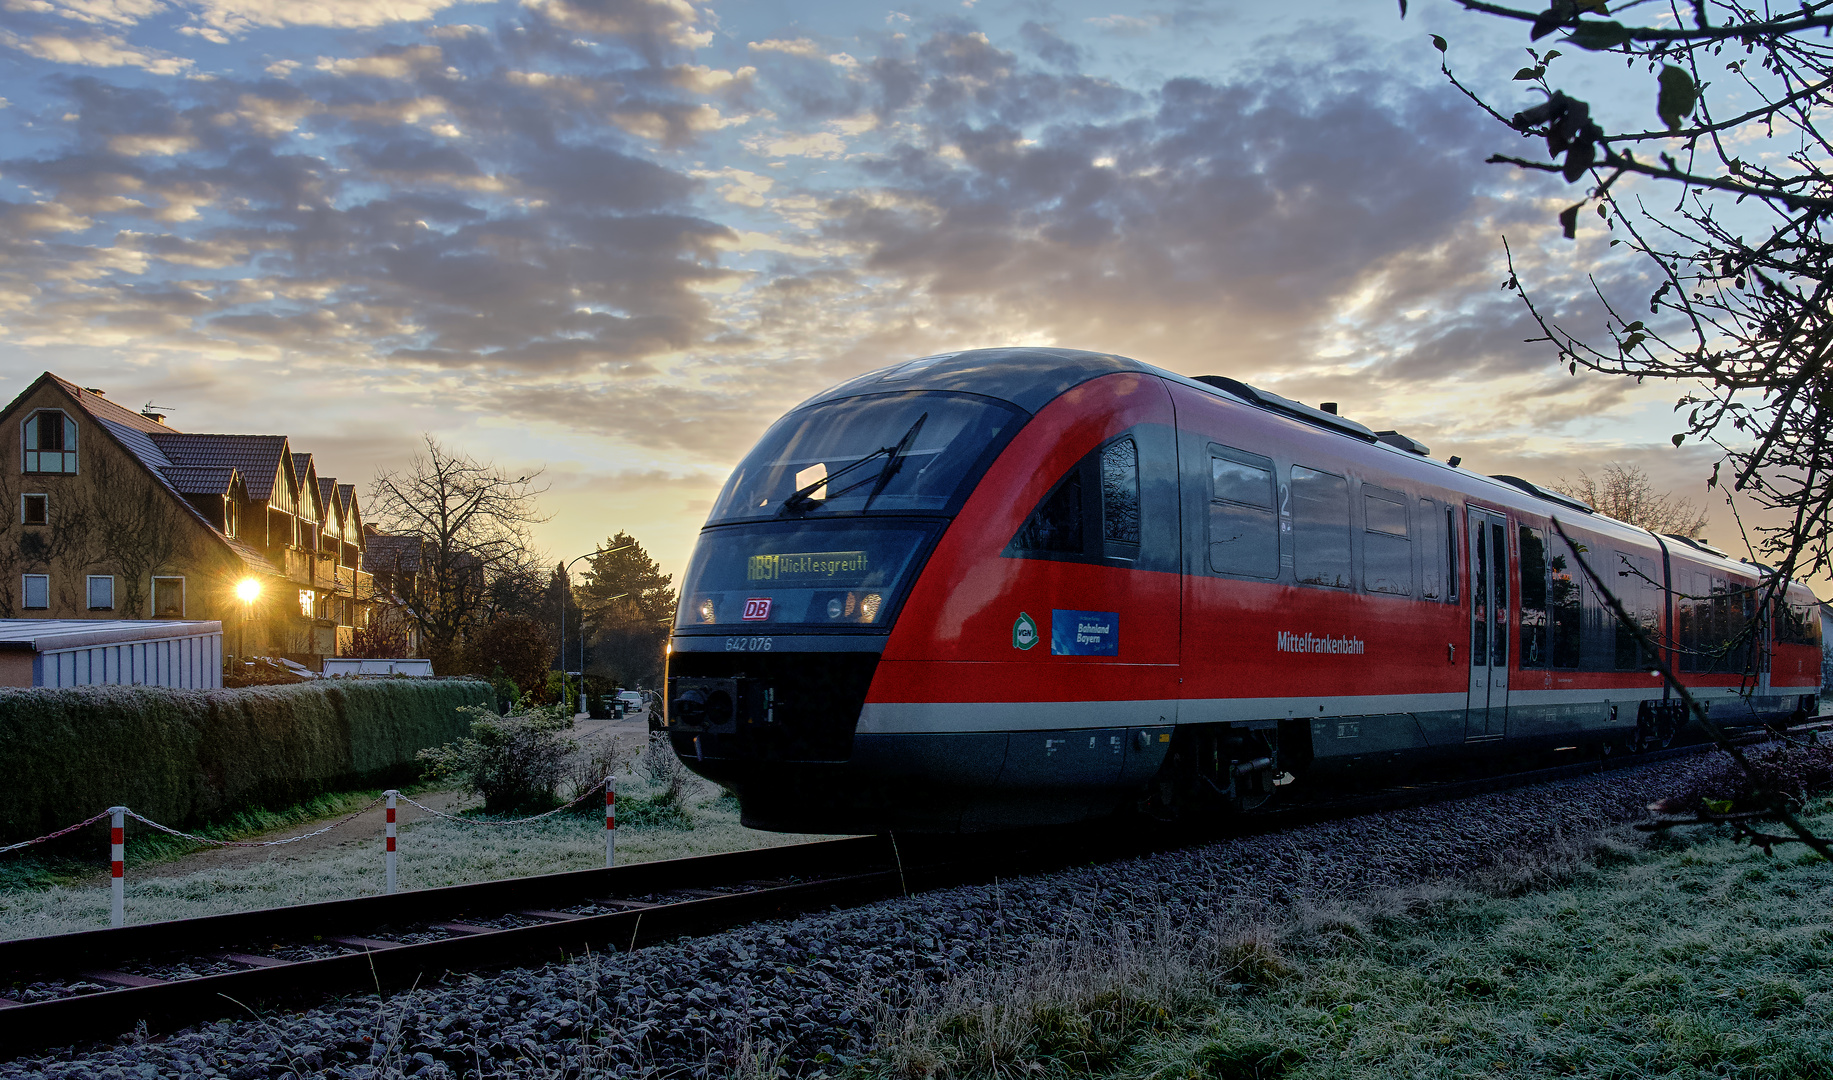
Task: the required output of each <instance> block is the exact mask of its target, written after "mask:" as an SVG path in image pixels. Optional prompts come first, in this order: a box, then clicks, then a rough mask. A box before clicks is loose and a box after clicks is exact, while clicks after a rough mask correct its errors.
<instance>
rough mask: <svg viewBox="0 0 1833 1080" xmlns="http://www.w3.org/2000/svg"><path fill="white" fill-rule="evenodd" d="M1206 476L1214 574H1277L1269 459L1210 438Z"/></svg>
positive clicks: (1277, 556)
mask: <svg viewBox="0 0 1833 1080" xmlns="http://www.w3.org/2000/svg"><path fill="white" fill-rule="evenodd" d="M1209 476H1210V490H1209V568H1210V569H1211V570H1213V571H1215V572H1216V573H1218V574H1242V575H1245V576H1248V577H1260V578H1272V577H1278V576H1279V528H1278V525H1277V523H1276V522H1275V521H1274V517H1273V511H1274V492H1273V462H1272V460H1271V459H1269V458H1264V457H1261V456H1260V455H1259V454H1249V453H1245V452H1243V451H1240V450H1236V449H1233V448H1232V447H1226V446H1216V445H1214V444H1211V445H1210V447H1209Z"/></svg>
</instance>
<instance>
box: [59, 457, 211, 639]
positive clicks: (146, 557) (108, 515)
mask: <svg viewBox="0 0 1833 1080" xmlns="http://www.w3.org/2000/svg"><path fill="white" fill-rule="evenodd" d="M88 469H89V483H88V484H87V485H85V486H84V487H82V488H80V489H77V490H78V491H81V492H82V494H80V495H78V496H77V498H76V500H75V502H74V504H73V505H72V506H71V507H70V508H69V510H67V511H66V513H67V514H68V515H69V517H68V518H67V519H66V522H65V523H64V525H63V526H62V527H61V528H60V529H59V530H58V531H59V532H60V533H62V534H63V535H65V536H67V537H69V538H71V540H72V542H73V543H74V544H80V548H76V549H73V550H72V551H71V552H69V554H71V555H75V556H76V557H75V558H68V557H66V558H65V559H64V562H65V564H66V565H67V567H68V573H67V574H66V575H65V576H66V577H67V578H68V579H69V585H68V588H69V590H70V592H71V600H72V602H73V603H74V604H75V605H76V606H78V607H81V606H83V605H84V604H86V603H87V601H86V600H83V601H81V602H80V603H79V602H77V599H76V598H77V597H79V596H81V595H82V594H81V592H80V591H79V590H80V589H81V588H82V585H81V578H82V577H83V575H84V574H85V573H86V572H87V570H88V568H89V567H92V566H98V565H99V566H106V567H112V568H113V569H115V570H118V571H119V572H120V576H121V591H120V594H119V595H118V596H116V597H115V603H116V610H118V611H120V612H123V613H124V614H126V615H127V616H128V617H130V618H142V617H145V616H147V615H150V614H154V612H152V611H151V603H152V595H151V589H152V587H153V575H154V574H155V573H157V572H158V571H160V570H164V569H168V568H169V567H170V566H171V565H172V562H173V560H174V559H175V558H176V557H177V556H178V555H179V545H180V541H181V540H182V539H183V536H184V534H185V530H186V526H187V524H190V523H189V522H188V521H187V520H186V519H187V517H188V515H187V514H186V513H185V511H184V510H183V509H181V508H180V507H179V506H178V505H177V501H176V499H175V498H174V497H173V495H172V494H171V493H170V492H168V491H166V490H165V489H164V488H163V487H161V486H160V485H159V484H158V483H157V482H153V483H148V482H146V479H145V478H144V477H142V476H137V475H135V472H136V470H133V469H130V468H126V467H124V466H122V465H121V464H120V463H118V462H116V461H115V460H113V459H112V458H111V457H110V456H108V455H104V454H93V455H91V457H90V460H89V464H88Z"/></svg>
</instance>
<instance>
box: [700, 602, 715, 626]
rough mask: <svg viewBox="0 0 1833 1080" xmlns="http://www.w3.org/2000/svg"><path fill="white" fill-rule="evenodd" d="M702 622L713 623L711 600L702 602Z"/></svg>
mask: <svg viewBox="0 0 1833 1080" xmlns="http://www.w3.org/2000/svg"><path fill="white" fill-rule="evenodd" d="M700 621H701V622H712V621H713V601H711V600H702V601H700Z"/></svg>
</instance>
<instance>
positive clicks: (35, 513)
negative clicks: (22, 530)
mask: <svg viewBox="0 0 1833 1080" xmlns="http://www.w3.org/2000/svg"><path fill="white" fill-rule="evenodd" d="M19 520H20V521H22V522H24V523H25V524H27V525H49V524H51V496H49V495H21V496H20V497H19Z"/></svg>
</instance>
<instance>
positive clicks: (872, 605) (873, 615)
mask: <svg viewBox="0 0 1833 1080" xmlns="http://www.w3.org/2000/svg"><path fill="white" fill-rule="evenodd" d="M884 602H885V598H884V597H882V596H880V595H878V594H877V593H875V592H869V593H867V594H866V595H865V597H864V598H863V599H861V600H860V601H859V621H860V622H875V621H877V619H878V609H879V607H880V606H881V605H882V604H884Z"/></svg>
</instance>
